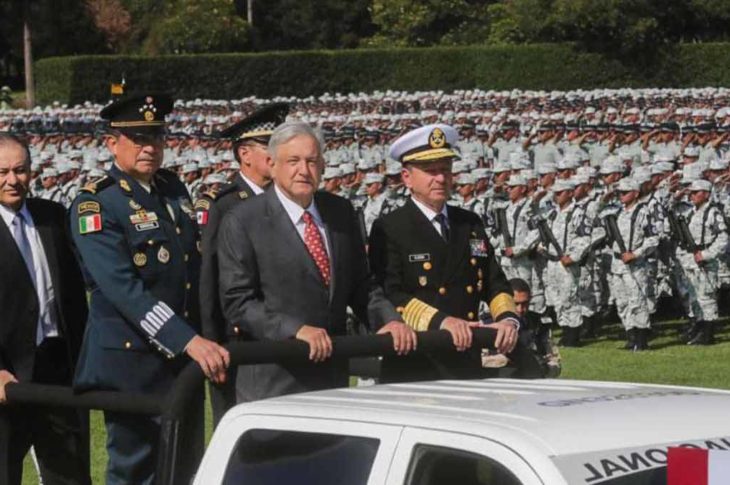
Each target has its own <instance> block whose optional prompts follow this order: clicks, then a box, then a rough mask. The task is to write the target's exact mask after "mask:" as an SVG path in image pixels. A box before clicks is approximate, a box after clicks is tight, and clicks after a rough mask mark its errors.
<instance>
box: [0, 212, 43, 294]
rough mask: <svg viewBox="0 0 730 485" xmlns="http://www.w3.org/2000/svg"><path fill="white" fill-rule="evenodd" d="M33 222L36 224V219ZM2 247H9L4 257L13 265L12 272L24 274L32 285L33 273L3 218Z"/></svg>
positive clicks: (1, 230) (0, 221) (0, 242)
mask: <svg viewBox="0 0 730 485" xmlns="http://www.w3.org/2000/svg"><path fill="white" fill-rule="evenodd" d="M33 223H34V224H35V219H34V221H33ZM0 247H3V248H9V249H8V253H7V255H6V256H4V257H7V261H8V265H9V266H11V267H13V269H14V270H15V271H12V272H11V273H10V274H22V275H24V276H21V278H23V277H24V278H25V281H26V284H28V285H30V286H31V287H32V286H33V280H32V279H31V275H30V274H29V273H28V268H27V266H26V265H25V261H23V255H22V254H21V253H20V249H18V245H17V244H16V242H15V239H14V238H13V235H12V234H11V233H10V228H9V227H8V226H7V225H5V221H3V220H2V219H0Z"/></svg>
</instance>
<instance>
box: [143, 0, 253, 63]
mask: <svg viewBox="0 0 730 485" xmlns="http://www.w3.org/2000/svg"><path fill="white" fill-rule="evenodd" d="M247 46H248V24H247V23H246V21H245V20H243V19H242V18H241V17H240V16H239V15H238V14H237V13H236V10H235V6H234V4H233V1H232V0H175V1H170V2H169V3H168V5H167V9H166V12H165V15H164V17H163V18H162V19H160V21H159V22H157V23H155V24H154V25H153V26H151V29H150V34H149V36H148V38H147V39H146V40H145V42H144V44H143V51H144V52H145V53H152V54H195V53H203V52H236V51H239V50H246V48H247Z"/></svg>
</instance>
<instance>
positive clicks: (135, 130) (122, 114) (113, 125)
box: [100, 93, 172, 135]
mask: <svg viewBox="0 0 730 485" xmlns="http://www.w3.org/2000/svg"><path fill="white" fill-rule="evenodd" d="M171 111H172V97H171V96H170V95H168V94H165V93H147V94H138V95H131V96H126V97H124V98H120V99H118V100H116V101H114V102H112V103H111V104H109V105H107V106H106V107H105V108H104V109H102V110H101V113H100V116H101V117H102V118H103V119H105V120H107V121H108V122H109V128H110V129H112V130H116V131H120V132H121V133H124V134H138V135H159V134H163V133H164V132H165V116H166V115H167V114H169V113H170V112H171Z"/></svg>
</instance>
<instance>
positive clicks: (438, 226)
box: [411, 196, 450, 237]
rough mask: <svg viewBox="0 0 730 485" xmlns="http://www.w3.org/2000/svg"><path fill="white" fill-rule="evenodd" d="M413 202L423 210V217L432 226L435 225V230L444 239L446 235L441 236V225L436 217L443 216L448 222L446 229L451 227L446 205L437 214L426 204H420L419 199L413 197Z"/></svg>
mask: <svg viewBox="0 0 730 485" xmlns="http://www.w3.org/2000/svg"><path fill="white" fill-rule="evenodd" d="M411 200H413V203H414V204H416V207H418V208H419V209H420V210H421V212H423V215H424V216H426V219H428V220H429V221H431V225H433V228H434V229H436V232H438V233H439V235H440V236H441V237H443V236H444V235H443V234H441V224H439V223H438V221H437V220H436V216H437V215H439V214H443V215H444V218H445V220H446V227H447V228H448V227H450V224H449V214H448V212H446V204H444V206H443V207H442V208H441V212H440V213H439V212H436V211H435V210H433V209H431V208H430V207H428V206H427V205H426V204H424V203H422V202H420V201H419V200H418V199H416V198H415V197H413V196H411Z"/></svg>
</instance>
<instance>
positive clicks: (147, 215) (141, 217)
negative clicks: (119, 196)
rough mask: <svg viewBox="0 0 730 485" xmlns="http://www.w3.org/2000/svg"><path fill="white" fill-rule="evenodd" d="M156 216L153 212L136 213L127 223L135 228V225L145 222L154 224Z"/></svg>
mask: <svg viewBox="0 0 730 485" xmlns="http://www.w3.org/2000/svg"><path fill="white" fill-rule="evenodd" d="M157 220H158V218H157V214H155V213H154V212H141V211H140V212H136V213H134V214H132V215H131V216H129V221H130V222H131V223H132V224H134V225H135V226H136V225H137V224H144V223H147V222H155V221H157Z"/></svg>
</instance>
